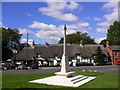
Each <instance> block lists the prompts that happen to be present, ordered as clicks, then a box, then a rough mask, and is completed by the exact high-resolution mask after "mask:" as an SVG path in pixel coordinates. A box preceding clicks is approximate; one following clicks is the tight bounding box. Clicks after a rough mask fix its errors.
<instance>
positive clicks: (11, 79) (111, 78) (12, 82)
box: [2, 72, 118, 90]
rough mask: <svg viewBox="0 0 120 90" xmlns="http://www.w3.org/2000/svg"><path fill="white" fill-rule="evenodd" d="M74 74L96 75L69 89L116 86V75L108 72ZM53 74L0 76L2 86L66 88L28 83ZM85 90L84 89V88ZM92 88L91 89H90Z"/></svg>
mask: <svg viewBox="0 0 120 90" xmlns="http://www.w3.org/2000/svg"><path fill="white" fill-rule="evenodd" d="M76 74H82V75H88V76H96V79H94V80H93V81H91V82H89V83H86V84H84V85H82V86H80V87H77V88H72V87H71V88H69V90H73V89H75V90H76V89H82V88H83V89H85V88H96V89H97V90H98V88H109V89H110V88H113V89H115V88H116V89H117V88H118V75H115V74H108V73H102V72H76ZM52 75H54V74H52V73H48V74H16V75H3V76H2V88H3V89H5V88H9V89H10V88H11V89H13V88H49V89H50V88H51V89H59V88H64V89H68V87H62V86H51V85H45V84H35V83H29V81H31V80H35V79H39V78H44V77H48V76H52ZM85 90H86V89H85ZM92 90H93V89H92Z"/></svg>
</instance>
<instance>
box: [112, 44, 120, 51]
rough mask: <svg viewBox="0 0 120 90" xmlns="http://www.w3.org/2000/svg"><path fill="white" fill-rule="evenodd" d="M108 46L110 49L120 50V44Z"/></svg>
mask: <svg viewBox="0 0 120 90" xmlns="http://www.w3.org/2000/svg"><path fill="white" fill-rule="evenodd" d="M110 48H111V49H112V50H118V51H120V45H111V46H110Z"/></svg>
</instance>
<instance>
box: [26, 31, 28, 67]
mask: <svg viewBox="0 0 120 90" xmlns="http://www.w3.org/2000/svg"><path fill="white" fill-rule="evenodd" d="M27 61H28V33H27V43H26V66H27Z"/></svg>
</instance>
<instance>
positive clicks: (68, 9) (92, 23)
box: [0, 0, 118, 44]
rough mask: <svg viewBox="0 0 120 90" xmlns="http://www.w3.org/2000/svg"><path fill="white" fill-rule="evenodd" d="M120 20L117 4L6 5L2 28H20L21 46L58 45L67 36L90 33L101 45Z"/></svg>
mask: <svg viewBox="0 0 120 90" xmlns="http://www.w3.org/2000/svg"><path fill="white" fill-rule="evenodd" d="M115 20H118V3H117V2H73V1H71V2H49V1H48V0H47V1H45V2H3V3H2V20H0V26H4V27H9V28H12V29H18V30H19V32H20V33H21V34H23V35H22V37H21V43H24V42H26V41H27V40H26V37H27V33H29V36H28V37H29V44H31V43H32V41H33V40H34V41H35V43H36V44H45V42H48V43H49V44H57V43H58V41H59V40H60V38H61V37H63V31H64V30H63V26H64V25H65V24H66V25H67V34H71V33H75V32H78V31H80V32H82V33H84V32H87V33H88V34H89V35H90V36H91V37H92V38H94V39H95V41H96V42H97V43H99V42H100V41H101V40H103V39H105V38H106V33H107V30H108V28H109V26H110V25H111V24H112V23H113V22H114V21H115Z"/></svg>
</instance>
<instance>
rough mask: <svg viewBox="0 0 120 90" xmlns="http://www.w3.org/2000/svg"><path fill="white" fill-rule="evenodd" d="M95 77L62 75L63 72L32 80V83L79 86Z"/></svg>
mask: <svg viewBox="0 0 120 90" xmlns="http://www.w3.org/2000/svg"><path fill="white" fill-rule="evenodd" d="M93 79H95V77H89V76H84V75H78V76H71V77H66V76H64V75H63V76H62V75H61V74H60V75H59V74H57V75H56V76H51V77H47V78H42V79H37V80H33V81H30V83H39V84H47V85H57V86H66V87H78V86H81V85H83V84H85V83H87V82H89V81H91V80H93Z"/></svg>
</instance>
